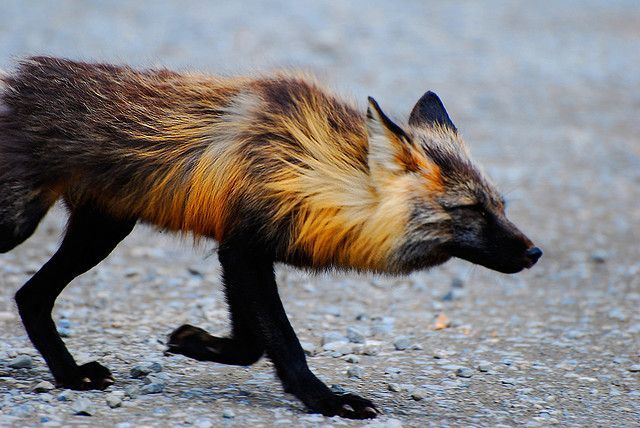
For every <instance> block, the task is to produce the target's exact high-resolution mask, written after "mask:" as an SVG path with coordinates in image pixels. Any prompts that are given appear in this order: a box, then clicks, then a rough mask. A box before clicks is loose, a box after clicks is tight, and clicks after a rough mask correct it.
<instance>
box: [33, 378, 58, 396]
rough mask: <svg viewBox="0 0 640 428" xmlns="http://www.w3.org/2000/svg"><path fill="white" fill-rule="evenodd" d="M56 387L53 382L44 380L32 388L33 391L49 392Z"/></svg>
mask: <svg viewBox="0 0 640 428" xmlns="http://www.w3.org/2000/svg"><path fill="white" fill-rule="evenodd" d="M53 389H55V387H54V386H53V384H52V383H51V382H49V381H46V380H43V381H42V382H38V383H37V384H36V385H35V386H34V387H33V388H32V389H31V390H32V391H33V392H38V393H40V392H49V391H51V390H53Z"/></svg>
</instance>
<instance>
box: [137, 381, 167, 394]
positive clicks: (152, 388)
mask: <svg viewBox="0 0 640 428" xmlns="http://www.w3.org/2000/svg"><path fill="white" fill-rule="evenodd" d="M162 391H164V382H151V383H148V384H146V385H144V386H143V387H142V388H140V393H141V394H159V393H161V392H162Z"/></svg>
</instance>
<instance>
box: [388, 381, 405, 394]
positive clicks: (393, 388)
mask: <svg viewBox="0 0 640 428" xmlns="http://www.w3.org/2000/svg"><path fill="white" fill-rule="evenodd" d="M387 389H388V390H389V391H391V392H400V391H402V388H401V387H400V385H398V384H397V383H390V384H388V385H387Z"/></svg>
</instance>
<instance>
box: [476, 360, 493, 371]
mask: <svg viewBox="0 0 640 428" xmlns="http://www.w3.org/2000/svg"><path fill="white" fill-rule="evenodd" d="M492 367H493V365H492V364H491V363H490V362H489V361H480V362H479V363H478V366H477V369H478V371H479V372H482V373H486V372H488V371H490V370H491V368H492Z"/></svg>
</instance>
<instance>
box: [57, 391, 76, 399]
mask: <svg viewBox="0 0 640 428" xmlns="http://www.w3.org/2000/svg"><path fill="white" fill-rule="evenodd" d="M75 396H76V394H75V392H73V391H71V390H68V389H65V390H64V391H62V392H61V393H60V394H58V396H57V397H56V399H57V400H58V401H73V399H74V398H75Z"/></svg>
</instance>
